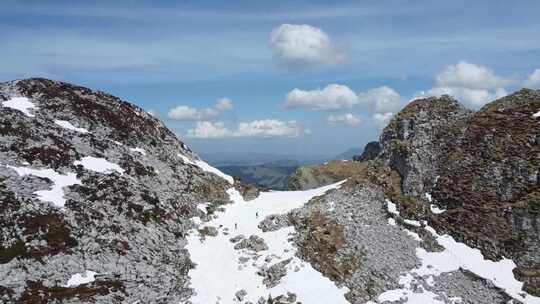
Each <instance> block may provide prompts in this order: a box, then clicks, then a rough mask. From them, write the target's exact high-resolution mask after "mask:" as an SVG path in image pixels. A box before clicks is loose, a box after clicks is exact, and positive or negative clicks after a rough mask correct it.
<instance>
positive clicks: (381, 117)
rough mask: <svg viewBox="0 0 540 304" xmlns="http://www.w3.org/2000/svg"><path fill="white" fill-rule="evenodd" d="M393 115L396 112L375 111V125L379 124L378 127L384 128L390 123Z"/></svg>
mask: <svg viewBox="0 0 540 304" xmlns="http://www.w3.org/2000/svg"><path fill="white" fill-rule="evenodd" d="M393 116H394V113H390V112H388V113H383V114H381V113H375V114H373V122H374V123H375V125H377V127H379V128H381V129H382V128H384V127H386V126H387V125H388V123H389V122H390V120H391V119H392V117H393Z"/></svg>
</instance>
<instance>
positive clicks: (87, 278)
mask: <svg viewBox="0 0 540 304" xmlns="http://www.w3.org/2000/svg"><path fill="white" fill-rule="evenodd" d="M96 274H97V273H96V272H93V271H91V270H86V271H85V272H84V273H82V274H81V273H76V274H74V275H72V276H71V278H70V279H69V280H68V281H67V284H66V285H64V287H77V286H79V285H81V284H87V283H91V282H94V281H95V280H96V279H95V276H96Z"/></svg>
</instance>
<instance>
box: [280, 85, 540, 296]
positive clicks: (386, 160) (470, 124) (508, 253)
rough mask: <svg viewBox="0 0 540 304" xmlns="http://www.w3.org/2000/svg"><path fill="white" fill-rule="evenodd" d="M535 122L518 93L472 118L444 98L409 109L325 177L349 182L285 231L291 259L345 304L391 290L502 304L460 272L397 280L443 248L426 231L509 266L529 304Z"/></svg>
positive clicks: (533, 96)
mask: <svg viewBox="0 0 540 304" xmlns="http://www.w3.org/2000/svg"><path fill="white" fill-rule="evenodd" d="M538 113H540V91H534V90H527V89H523V90H521V91H518V92H516V93H514V94H511V95H509V96H507V97H504V98H502V99H499V100H496V101H494V102H492V103H490V104H487V105H486V106H484V107H483V108H482V109H480V110H479V111H477V112H473V111H471V110H468V109H466V108H465V107H463V106H462V105H461V104H460V103H459V102H458V101H456V100H454V99H453V98H451V97H449V96H442V97H440V98H427V99H420V100H415V101H413V102H411V103H409V104H408V105H407V106H406V107H405V108H404V109H403V110H402V111H400V112H399V113H398V114H397V115H396V116H395V117H394V118H393V119H392V120H391V122H390V123H389V125H388V126H387V127H386V128H385V129H384V131H383V133H382V134H381V136H380V141H379V144H374V143H370V144H369V145H370V147H366V150H365V151H367V152H366V153H364V154H363V155H362V156H360V157H357V159H358V160H361V161H363V162H361V163H360V164H358V165H355V168H356V169H355V170H352V172H351V168H352V166H351V167H349V168H348V169H347V170H345V171H343V172H341V175H340V174H334V176H340V177H344V176H345V177H348V182H347V183H346V184H345V186H344V187H342V188H341V189H339V190H336V191H335V192H333V193H330V194H327V195H325V196H323V197H321V198H319V199H317V200H313V201H312V202H311V203H310V204H308V205H306V206H305V207H304V208H301V209H298V210H296V211H294V212H292V213H291V214H290V215H289V218H288V220H287V221H285V222H291V223H292V224H293V225H294V226H295V228H296V230H297V231H298V235H297V236H296V238H295V240H296V242H297V244H298V246H299V248H300V249H299V252H300V254H301V255H302V257H303V258H304V259H306V260H308V261H310V262H311V263H312V264H313V265H314V267H315V268H317V270H319V271H321V272H323V273H325V274H326V275H327V276H328V277H330V278H332V279H333V280H334V281H336V282H339V283H341V284H344V285H345V286H347V287H349V289H350V290H351V291H350V293H349V294H348V295H347V296H348V299H349V301H350V302H351V303H365V302H366V301H374V300H377V299H378V300H379V301H381V298H380V297H381V295H384V292H385V290H386V291H387V290H392V289H395V288H398V290H400V292H403V294H407V296H406V297H409V298H411V297H413V296H414V295H418V294H423V295H428V294H429V295H436V298H437V300H439V301H443V302H444V303H457V302H456V301H457V299H458V298H459V299H461V301H463V303H486V304H487V303H507V301H508V300H509V297H508V295H507V294H505V293H504V292H502V290H501V289H498V288H496V287H495V286H494V285H493V283H494V282H493V281H490V280H485V279H483V278H481V277H480V276H481V275H479V274H476V273H473V271H469V269H467V267H466V265H465V266H462V267H461V268H460V269H458V270H453V271H448V272H447V273H444V274H441V275H437V276H436V275H432V276H428V277H427V279H426V277H425V276H423V277H422V276H418V271H416V272H415V271H413V272H412V274H411V277H407V276H405V277H404V276H403V273H407V271H410V269H414V268H415V267H418V265H419V264H421V263H422V259H419V252H420V253H422V252H423V251H422V250H425V251H427V252H433V253H434V254H435V253H437V252H440V253H441V254H444V253H445V250H446V249H445V248H444V247H441V245H440V243H439V242H440V240H442V239H444V238H442V239H441V238H440V237H438V236H437V234H436V233H429V232H430V231H433V230H432V229H433V228H434V230H436V231H437V232H438V233H439V234H444V233H447V234H449V235H450V236H451V237H453V239H455V240H456V241H457V242H463V243H464V244H466V245H468V246H470V248H477V249H480V251H481V253H482V254H483V256H484V257H485V258H486V259H489V260H492V261H500V260H501V259H503V258H508V259H511V260H512V261H513V262H515V264H516V267H515V268H514V270H513V277H514V278H515V279H517V280H519V281H521V282H523V283H524V285H523V291H525V292H528V293H529V294H530V295H536V296H540V239H539V236H540V213H539V208H540V192H539V191H540V190H539V189H540V188H539V185H540V179H539V174H540V173H539V168H540V114H538ZM325 166H327V165H321V166H319V167H317V168H311V169H310V170H311V171H313V172H314V171H316V170H317V169H319V168H324V167H325ZM298 176H301V175H299V174H297V175H296V176H293V177H292V178H293V179H292V180H293V181H299V180H301V179H299V178H298ZM311 180H315V179H314V178H312V179H311ZM321 180H322V179H321ZM322 182H323V183H324V182H325V181H324V180H322ZM320 185H321V184H318V183H307V182H306V183H304V184H303V186H305V188H310V187H317V186H320ZM294 188H299V187H297V185H294ZM389 202H392V204H395V210H390V209H389V208H388V206H389V205H388V204H389ZM385 209H386V210H385ZM396 214H397V216H396ZM386 220H388V222H387V221H386ZM426 231H428V232H426ZM460 246H461V245H460ZM415 247H416V248H415ZM418 248H420V249H418ZM419 250H420V251H419ZM471 259H472V256H471ZM486 263H489V261H486ZM492 267H493V266H492ZM487 268H489V267H487ZM508 276H512V274H509V275H507V277H508ZM398 278H399V279H398ZM404 282H406V283H404ZM404 286H405V287H404ZM411 290H414V291H413V292H412V293H409V292H411ZM422 290H423V291H424V293H422ZM522 295H524V294H522ZM398 298H399V296H398ZM514 298H516V297H514ZM422 299H423V301H424V302H423V303H427V302H425V301H427V300H426V299H425V298H422ZM394 300H395V299H394ZM521 300H523V301H524V302H528V301H539V300H538V298H536V300H530V298H528V299H524V298H523V299H520V301H521ZM433 301H434V300H433ZM428 302H429V301H428ZM400 303H401V302H400ZM531 303H536V302H531Z"/></svg>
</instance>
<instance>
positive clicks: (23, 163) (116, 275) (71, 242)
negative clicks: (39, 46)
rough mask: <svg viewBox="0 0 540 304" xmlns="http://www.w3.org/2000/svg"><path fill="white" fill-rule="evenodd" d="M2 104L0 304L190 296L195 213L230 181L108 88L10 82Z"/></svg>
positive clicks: (0, 92) (2, 87)
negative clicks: (89, 277) (189, 239)
mask: <svg viewBox="0 0 540 304" xmlns="http://www.w3.org/2000/svg"><path fill="white" fill-rule="evenodd" d="M0 105H1V106H0V201H2V208H0V290H2V292H0V302H3V303H51V302H54V301H56V302H58V303H60V302H61V303H70V302H77V303H81V302H89V303H90V302H91V303H127V302H129V303H134V302H137V301H140V302H141V303H156V302H157V299H161V300H160V301H162V302H163V301H164V302H179V301H183V300H185V299H187V298H189V296H190V294H191V290H190V289H189V286H188V277H187V273H188V271H189V269H190V268H192V267H193V265H192V263H191V262H190V260H189V255H188V253H187V251H186V250H185V249H184V246H185V238H184V237H185V235H186V233H187V232H188V231H189V230H190V229H191V228H192V226H193V224H192V222H191V220H190V218H191V217H193V216H196V215H200V212H201V211H200V210H198V209H197V208H196V206H197V205H198V204H200V203H203V202H205V203H210V204H212V205H220V204H225V203H228V202H229V199H228V195H227V194H226V193H225V191H224V190H225V189H227V188H229V187H230V184H229V183H228V182H227V181H225V180H224V179H222V178H220V177H218V176H217V175H214V174H212V173H208V172H206V171H203V170H202V169H201V168H200V167H199V166H197V165H195V163H196V161H198V157H197V156H196V155H195V154H193V153H192V152H191V151H190V150H189V148H188V147H187V146H186V145H185V144H184V143H182V142H181V141H180V140H179V139H178V138H177V137H176V136H175V135H174V134H173V133H172V132H171V131H169V130H168V129H167V128H165V127H164V125H163V124H162V123H161V122H160V121H158V120H157V119H155V118H154V117H152V116H151V115H149V114H147V113H146V112H145V111H143V110H142V109H140V108H138V107H136V106H133V105H131V104H129V103H127V102H124V101H122V100H120V99H118V98H116V97H114V96H111V95H108V94H106V93H103V92H96V91H91V90H89V89H87V88H83V87H79V86H74V85H71V84H67V83H62V82H56V81H50V80H46V79H28V80H21V81H15V82H8V83H2V84H0ZM88 271H91V272H93V273H95V280H94V281H89V282H85V283H82V284H79V285H69V284H68V282H69V280H70V278H72V277H74V276H75V277H76V276H77V274H79V275H78V276H81V275H80V274H84V273H88Z"/></svg>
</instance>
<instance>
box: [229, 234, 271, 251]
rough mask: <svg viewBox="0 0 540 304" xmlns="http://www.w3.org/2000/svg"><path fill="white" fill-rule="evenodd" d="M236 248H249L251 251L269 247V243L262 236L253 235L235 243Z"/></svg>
mask: <svg viewBox="0 0 540 304" xmlns="http://www.w3.org/2000/svg"><path fill="white" fill-rule="evenodd" d="M234 249H247V250H251V251H255V252H258V251H263V250H267V249H268V245H266V243H265V242H264V239H263V238H261V237H260V236H256V235H251V236H250V237H249V238H247V239H243V240H242V241H240V242H239V243H237V244H236V245H234Z"/></svg>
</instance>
